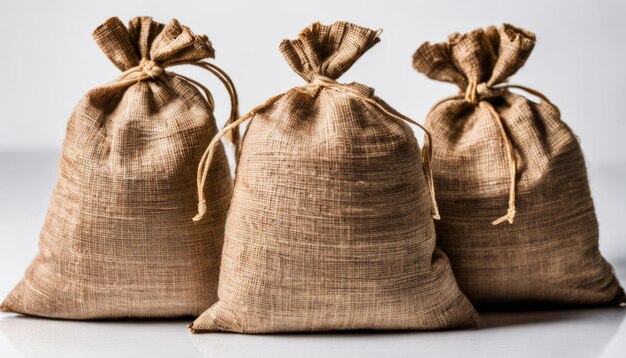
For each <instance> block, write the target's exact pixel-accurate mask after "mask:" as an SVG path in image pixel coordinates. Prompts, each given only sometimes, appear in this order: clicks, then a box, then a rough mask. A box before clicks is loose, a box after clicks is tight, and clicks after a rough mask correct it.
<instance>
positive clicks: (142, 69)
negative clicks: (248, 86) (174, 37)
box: [117, 58, 239, 163]
mask: <svg viewBox="0 0 626 358" xmlns="http://www.w3.org/2000/svg"><path fill="white" fill-rule="evenodd" d="M180 65H192V66H197V67H200V68H202V69H204V70H207V71H209V72H211V73H212V74H213V75H214V76H215V77H217V78H218V79H219V80H220V82H222V84H224V87H226V91H228V96H229V97H230V103H231V111H230V116H229V118H228V120H227V121H226V124H225V126H228V125H229V124H230V123H232V122H233V121H234V120H235V119H237V118H239V98H238V96H237V90H236V89H235V85H234V84H233V81H232V79H231V78H230V77H229V76H228V75H227V74H226V72H224V71H223V70H222V69H221V68H219V67H217V66H216V65H214V64H211V63H208V62H205V61H171V62H164V63H162V64H159V63H157V62H155V61H152V60H150V59H147V58H144V59H142V60H141V61H140V62H139V65H137V66H135V67H132V68H129V69H128V70H126V71H124V72H123V73H122V75H121V76H120V77H119V78H118V79H117V81H120V82H124V81H130V82H139V81H144V80H149V79H153V80H154V79H158V78H160V77H161V76H162V75H164V74H165V75H170V76H174V77H178V78H180V79H182V80H185V81H187V82H189V83H191V84H192V85H195V86H196V87H198V88H200V89H201V90H202V92H204V95H205V96H206V100H207V103H208V104H209V107H210V108H211V111H213V110H215V102H214V100H213V95H211V91H209V89H208V88H206V87H205V86H204V85H202V84H201V83H200V82H197V81H195V80H193V79H191V78H189V77H187V76H183V75H180V74H178V73H175V72H168V71H165V68H168V67H173V66H180ZM229 133H230V136H229V137H227V139H228V140H229V141H230V142H231V143H232V144H233V146H234V148H235V159H236V158H238V149H239V132H229ZM203 161H204V158H203V159H201V161H200V162H201V163H202V162H203Z"/></svg>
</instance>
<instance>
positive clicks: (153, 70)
mask: <svg viewBox="0 0 626 358" xmlns="http://www.w3.org/2000/svg"><path fill="white" fill-rule="evenodd" d="M139 68H141V72H143V73H145V74H146V75H147V76H149V77H150V78H157V77H159V76H160V75H162V74H163V67H161V66H159V65H158V64H157V63H156V62H154V61H152V60H150V59H147V58H142V59H141V62H139Z"/></svg>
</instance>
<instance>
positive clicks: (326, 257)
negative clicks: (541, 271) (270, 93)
mask: <svg viewBox="0 0 626 358" xmlns="http://www.w3.org/2000/svg"><path fill="white" fill-rule="evenodd" d="M378 41H379V39H378V33H377V32H376V31H372V30H370V29H366V28H362V27H359V26H356V25H353V24H350V23H345V22H337V23H334V24H333V25H330V26H326V25H320V24H318V23H315V24H313V25H311V26H310V27H308V28H306V29H305V30H304V31H303V32H301V33H300V35H299V37H298V39H296V40H285V41H284V42H283V43H282V44H281V46H280V50H281V52H282V53H283V55H284V57H285V59H286V60H287V62H288V63H289V64H290V65H291V67H292V68H293V69H294V71H295V72H296V73H298V74H299V75H300V76H301V77H302V78H304V79H305V80H307V82H314V83H309V85H308V86H306V87H296V88H293V89H291V90H289V91H287V92H286V93H284V94H282V95H279V96H278V97H274V98H273V99H272V100H271V101H270V102H268V104H267V105H266V106H265V107H264V108H262V109H259V110H258V112H256V114H255V115H254V117H253V118H252V120H251V122H250V125H249V126H248V130H247V132H246V134H245V136H244V139H243V143H242V149H241V155H240V161H239V165H238V168H237V174H236V177H235V178H236V179H235V188H234V193H233V199H232V201H231V208H230V211H229V214H228V218H227V221H226V234H225V242H224V250H223V253H222V270H221V273H220V283H219V288H218V298H219V301H218V302H217V303H216V304H214V305H213V306H212V307H211V308H210V309H208V310H207V311H206V312H205V313H203V314H202V315H201V316H200V317H199V318H198V319H196V321H195V322H194V323H193V325H191V326H190V328H191V329H192V331H194V332H201V331H234V332H247V333H268V332H287V331H323V330H343V329H441V328H450V327H468V326H474V325H475V324H476V320H477V316H476V313H475V311H474V309H473V307H472V306H471V305H470V303H469V302H468V301H467V299H466V298H465V296H464V295H463V294H462V293H461V292H460V291H459V289H458V287H457V285H456V282H455V279H454V277H453V275H452V271H451V268H450V265H449V263H448V259H447V258H446V256H445V255H444V254H443V253H442V252H441V251H439V250H438V249H436V248H435V232H434V225H433V220H432V218H431V204H430V197H429V192H428V189H427V185H426V182H425V178H424V172H423V169H422V167H421V161H420V148H419V146H418V143H417V141H416V140H415V137H414V134H413V131H412V130H411V128H410V127H409V126H408V125H407V124H406V123H404V122H403V121H402V120H400V121H398V120H396V119H395V118H392V117H390V116H389V115H387V114H385V113H383V112H382V111H381V110H380V109H379V108H376V107H374V106H372V105H371V104H369V103H365V102H364V101H363V100H361V99H359V98H358V97H357V96H355V95H351V94H348V93H343V92H342V91H340V90H335V89H331V88H326V87H324V86H322V85H316V83H317V82H316V81H317V80H320V79H323V80H325V81H326V82H328V81H333V80H334V79H336V78H338V77H339V76H341V74H342V73H344V72H345V71H346V70H347V69H348V68H349V67H350V66H351V65H352V64H353V63H354V62H355V61H356V60H357V59H358V58H359V57H360V56H361V55H362V54H363V53H364V52H366V51H367V50H368V49H369V48H371V47H372V46H373V45H374V44H376V43H377V42H378ZM337 86H338V87H341V88H345V89H346V91H357V93H360V95H361V96H364V97H367V98H371V99H374V100H375V101H376V102H377V103H380V105H381V106H383V107H384V108H387V109H388V110H389V111H393V109H391V108H390V107H388V106H387V105H386V104H385V103H384V102H382V101H381V100H380V99H378V98H377V97H375V96H374V90H373V89H371V88H368V87H366V86H364V85H361V84H358V83H353V84H349V85H337Z"/></svg>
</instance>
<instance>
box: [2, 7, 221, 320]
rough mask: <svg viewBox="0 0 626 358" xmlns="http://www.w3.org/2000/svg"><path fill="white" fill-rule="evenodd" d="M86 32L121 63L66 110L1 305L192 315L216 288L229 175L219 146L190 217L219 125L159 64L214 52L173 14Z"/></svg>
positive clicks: (41, 310) (92, 314)
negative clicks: (200, 202) (33, 226)
mask: <svg viewBox="0 0 626 358" xmlns="http://www.w3.org/2000/svg"><path fill="white" fill-rule="evenodd" d="M94 38H95V40H96V41H97V43H98V44H99V45H100V47H101V48H102V50H103V51H104V53H105V54H106V55H107V56H108V57H109V58H110V59H111V61H112V62H113V63H114V64H115V65H116V66H117V67H118V68H119V69H120V70H122V71H127V72H126V73H125V74H124V76H123V77H122V78H120V80H118V81H115V82H112V83H109V84H106V85H104V86H100V87H97V88H95V89H92V90H91V91H89V92H87V94H86V95H85V96H84V97H83V98H82V100H81V101H80V102H79V104H78V105H77V107H76V109H75V110H74V113H73V115H72V116H71V118H70V120H69V124H68V127H67V135H66V138H65V143H64V145H63V152H62V157H61V167H60V175H59V179H58V183H57V186H56V188H55V190H54V194H53V196H52V200H51V203H50V207H49V211H48V215H47V218H46V221H45V224H44V227H43V230H42V232H41V240H40V251H39V254H38V255H37V257H36V258H35V260H34V261H33V263H32V264H31V266H30V267H29V268H28V271H27V272H26V276H25V278H24V279H23V280H22V281H21V282H20V283H19V284H18V286H17V287H16V288H15V289H14V290H13V291H12V292H11V293H10V294H9V296H8V298H7V299H6V301H5V302H4V303H3V304H2V310H4V311H12V312H20V313H26V314H32V315H38V316H47V317H58V318H71V319H92V318H118V317H168V316H181V315H197V314H199V313H200V312H202V311H203V310H204V309H206V308H207V307H209V306H210V305H211V304H212V303H213V302H214V301H215V300H216V286H217V278H218V269H219V255H220V251H221V246H222V241H223V230H224V222H225V217H226V210H227V205H228V202H229V200H230V195H231V189H232V182H231V178H230V174H229V169H228V163H227V161H226V157H225V155H224V151H223V149H222V148H221V147H220V150H219V153H218V155H217V156H216V159H215V160H214V161H213V167H212V172H211V173H212V174H211V178H210V180H208V181H207V183H208V184H207V186H206V195H207V197H208V198H210V200H211V201H210V205H209V212H208V215H207V220H205V221H203V222H200V223H194V222H192V220H191V218H192V217H193V215H194V214H195V211H196V200H197V198H196V185H195V180H196V168H197V165H198V162H199V161H200V157H201V155H202V152H203V150H204V148H205V147H206V146H207V144H208V142H209V139H210V138H211V137H212V136H213V135H214V134H215V133H216V132H217V128H216V124H215V119H214V118H213V115H212V108H211V107H210V106H209V104H208V103H207V100H206V99H204V98H203V97H202V95H201V94H200V92H198V90H197V89H196V88H195V87H194V86H193V85H192V84H190V83H189V82H187V81H186V80H183V79H180V78H176V77H174V75H173V74H165V73H164V69H163V68H164V67H167V66H168V65H172V64H174V63H177V62H181V61H199V60H201V59H204V58H212V57H213V53H214V51H213V48H212V46H211V43H210V42H209V40H208V39H207V37H206V36H199V35H194V34H193V33H192V32H191V31H190V30H189V29H188V28H187V27H184V26H181V25H180V24H179V23H178V22H177V21H176V20H173V21H172V22H171V23H169V24H168V25H166V26H164V25H162V24H159V23H156V22H154V21H152V20H151V19H150V18H145V17H142V18H135V19H133V20H132V21H130V25H129V27H128V28H126V27H125V26H124V25H123V24H122V23H121V22H120V20H119V19H117V18H112V19H110V20H108V21H106V22H105V23H104V24H103V25H102V26H100V27H99V28H98V29H96V30H95V32H94ZM142 59H143V60H142ZM152 77H154V78H152ZM129 78H130V79H129ZM140 79H142V80H141V81H140Z"/></svg>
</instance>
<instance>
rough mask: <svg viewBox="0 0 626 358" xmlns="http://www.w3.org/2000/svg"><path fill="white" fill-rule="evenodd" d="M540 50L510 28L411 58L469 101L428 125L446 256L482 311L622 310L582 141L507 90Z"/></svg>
mask: <svg viewBox="0 0 626 358" xmlns="http://www.w3.org/2000/svg"><path fill="white" fill-rule="evenodd" d="M534 45H535V35H534V34H533V33H531V32H528V31H525V30H522V29H519V28H515V27H513V26H511V25H507V24H505V25H502V26H501V27H500V28H499V29H496V28H495V27H489V28H487V29H485V30H482V29H478V30H475V31H473V32H470V33H468V34H464V35H459V34H453V35H451V36H450V38H449V40H448V42H444V43H438V44H430V43H425V44H424V45H422V46H421V47H420V48H419V49H418V50H417V52H416V53H415V55H414V57H413V65H414V67H415V69H417V70H418V71H419V72H421V73H424V74H425V75H426V76H428V77H430V78H432V79H435V80H439V81H446V82H451V83H455V84H456V85H457V86H459V88H460V89H461V92H465V94H463V93H461V94H460V95H458V96H454V97H451V98H448V99H444V100H443V101H441V102H440V103H439V104H437V105H436V106H435V107H434V108H433V110H432V112H431V113H430V114H429V115H428V119H427V122H426V123H427V124H426V125H427V128H428V129H429V131H430V132H431V134H432V136H433V171H434V179H435V187H436V191H437V199H438V202H439V205H440V208H441V215H442V219H441V220H440V221H438V222H437V223H436V228H437V238H438V241H437V244H438V245H440V246H441V247H442V249H443V250H444V251H445V252H446V254H447V255H448V256H449V257H450V261H451V262H452V267H453V269H454V272H455V274H456V278H457V280H458V281H459V285H460V287H461V289H462V290H463V292H465V293H466V294H467V296H468V297H469V298H470V300H471V301H472V302H473V303H475V304H486V303H495V302H499V303H506V302H521V301H526V302H537V301H540V302H546V303H560V304H581V305H582V304H616V303H619V302H623V301H624V291H623V290H622V288H621V287H620V286H619V284H618V282H617V281H616V278H615V277H614V275H613V272H612V268H611V266H610V265H609V264H608V263H607V262H606V261H605V260H604V259H603V258H602V256H601V255H600V252H599V250H598V223H597V221H596V216H595V212H594V207H593V202H592V200H591V195H590V191H589V184H588V182H587V172H586V168H585V162H584V159H583V155H582V152H581V149H580V145H579V143H578V140H577V139H576V137H575V136H574V134H573V133H572V131H571V130H570V129H569V128H568V127H567V125H566V124H565V123H563V122H562V121H561V119H560V113H559V110H558V108H557V107H556V106H554V105H553V104H551V103H550V102H549V101H548V100H547V99H546V98H545V96H543V95H541V94H540V93H539V92H536V91H533V90H530V89H527V88H525V87H521V86H513V85H504V84H502V83H504V82H505V81H506V80H507V79H508V78H509V77H510V76H511V75H513V74H514V73H515V72H516V71H517V70H518V69H519V68H520V67H522V65H523V64H524V62H525V61H526V59H527V58H528V56H529V55H530V52H531V51H532V49H533V47H534ZM511 87H513V88H515V87H517V88H518V89H522V90H526V91H527V92H529V93H531V94H533V95H536V96H538V97H540V98H542V101H541V102H540V103H535V102H532V101H530V100H529V99H527V98H526V97H525V96H523V95H519V94H515V93H512V92H510V91H509V90H508V88H511ZM507 202H508V208H507ZM503 215H504V216H503Z"/></svg>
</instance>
